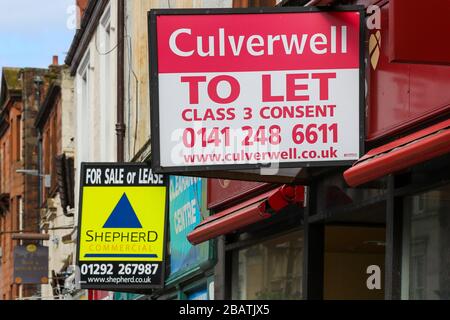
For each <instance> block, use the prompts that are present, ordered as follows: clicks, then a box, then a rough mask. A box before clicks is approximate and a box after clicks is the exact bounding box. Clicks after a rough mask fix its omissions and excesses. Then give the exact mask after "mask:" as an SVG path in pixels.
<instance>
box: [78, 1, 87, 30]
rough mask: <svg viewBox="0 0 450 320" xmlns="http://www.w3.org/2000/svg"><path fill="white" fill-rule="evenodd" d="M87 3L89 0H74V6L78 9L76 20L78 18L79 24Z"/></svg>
mask: <svg viewBox="0 0 450 320" xmlns="http://www.w3.org/2000/svg"><path fill="white" fill-rule="evenodd" d="M88 4H89V0H76V6H77V9H78V11H77V12H78V16H77V20H78V23H79V24H81V19H83V16H84V12H85V11H86V8H87V6H88Z"/></svg>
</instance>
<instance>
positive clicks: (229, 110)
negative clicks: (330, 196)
mask: <svg viewBox="0 0 450 320" xmlns="http://www.w3.org/2000/svg"><path fill="white" fill-rule="evenodd" d="M297 10H298V9H297ZM181 12H182V11H181ZM228 12H229V11H227V13H225V12H224V13H220V11H212V13H211V12H210V13H208V14H197V12H196V14H189V11H186V12H182V14H173V12H170V11H168V10H164V11H162V10H161V11H160V10H155V11H152V12H151V15H150V20H151V22H150V23H151V25H150V31H151V34H152V35H151V49H150V54H151V55H152V56H153V59H152V61H153V63H152V69H151V71H152V72H154V73H153V74H152V92H151V93H152V96H153V101H152V102H153V103H152V106H151V107H152V108H153V110H152V112H153V113H152V117H153V118H152V135H153V136H152V143H153V144H152V152H153V155H152V157H153V160H154V166H155V167H157V168H159V169H161V170H165V171H173V172H176V171H177V169H178V170H188V169H189V168H197V169H198V168H199V167H205V166H208V167H209V166H211V167H212V168H214V167H213V166H227V167H230V168H231V167H232V168H235V169H236V168H237V169H239V165H261V164H267V163H279V164H280V166H283V165H285V166H298V167H301V166H304V165H314V163H315V164H316V165H319V164H324V165H327V163H328V165H329V164H330V163H329V162H331V163H337V162H346V163H347V162H351V161H354V160H357V159H358V158H359V156H360V152H361V150H360V145H361V123H360V122H361V113H360V112H361V109H360V106H361V102H362V100H361V99H362V98H363V97H362V96H363V95H362V94H361V91H362V90H361V73H360V68H361V41H362V39H361V34H360V30H361V28H360V27H361V12H360V11H358V10H356V11H349V10H345V11H326V12H318V11H313V12H310V11H308V12H277V11H273V12H270V13H242V12H240V13H237V14H230V13H228ZM178 13H180V10H179V11H178ZM155 26H156V28H155ZM152 49H153V51H152ZM155 51H156V52H155ZM155 55H156V56H155ZM156 70H157V72H156ZM155 117H156V118H155Z"/></svg>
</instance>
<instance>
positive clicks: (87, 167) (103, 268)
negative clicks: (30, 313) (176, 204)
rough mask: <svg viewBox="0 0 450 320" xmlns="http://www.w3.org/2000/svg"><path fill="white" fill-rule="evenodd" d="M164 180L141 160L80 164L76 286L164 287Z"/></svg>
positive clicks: (106, 288)
mask: <svg viewBox="0 0 450 320" xmlns="http://www.w3.org/2000/svg"><path fill="white" fill-rule="evenodd" d="M167 183H168V181H166V177H165V176H163V175H161V174H154V173H153V172H152V170H151V169H150V168H149V167H148V166H147V165H145V164H111V163H104V164H95V163H92V164H91V163H89V164H88V163H83V164H82V166H81V183H80V212H79V234H78V241H79V242H78V259H77V261H78V266H79V268H80V278H81V288H83V289H104V290H115V289H135V288H137V289H141V288H159V287H162V286H163V284H164V255H165V252H164V251H165V250H164V248H165V245H164V243H165V230H166V216H167V208H168V190H167Z"/></svg>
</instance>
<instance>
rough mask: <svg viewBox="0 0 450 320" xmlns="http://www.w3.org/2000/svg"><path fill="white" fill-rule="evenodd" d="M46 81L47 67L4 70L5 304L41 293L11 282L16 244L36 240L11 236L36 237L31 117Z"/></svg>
mask: <svg viewBox="0 0 450 320" xmlns="http://www.w3.org/2000/svg"><path fill="white" fill-rule="evenodd" d="M48 82H49V74H48V70H46V69H33V68H3V70H2V84H1V86H2V89H1V98H0V106H1V120H0V121H1V137H0V141H1V147H0V150H1V151H0V154H1V161H0V163H1V173H0V180H1V199H2V200H1V201H2V213H1V219H0V220H1V231H0V234H1V237H0V240H1V243H0V248H1V250H0V252H1V272H0V279H1V280H0V284H1V285H0V298H1V299H3V300H7V299H21V298H29V297H32V296H37V295H39V288H40V283H36V284H22V283H21V282H20V279H15V278H14V250H15V248H16V246H19V245H24V244H38V242H37V241H33V240H28V241H27V240H14V239H13V235H24V234H27V233H35V234H36V233H40V230H39V210H38V192H37V191H38V184H39V180H40V179H39V177H38V176H36V175H35V174H32V173H33V172H36V171H37V170H38V157H37V155H38V149H37V145H38V143H37V141H38V139H37V133H36V130H35V128H34V119H35V118H36V115H37V112H38V106H39V104H40V102H41V99H42V96H44V95H45V93H46V90H47V88H48ZM19 237H20V236H19ZM42 280H43V281H44V282H46V281H48V279H47V280H46V279H42Z"/></svg>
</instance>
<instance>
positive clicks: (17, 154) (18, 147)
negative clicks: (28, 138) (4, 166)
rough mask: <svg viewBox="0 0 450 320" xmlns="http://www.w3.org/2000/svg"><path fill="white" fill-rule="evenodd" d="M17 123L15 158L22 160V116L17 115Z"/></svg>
mask: <svg viewBox="0 0 450 320" xmlns="http://www.w3.org/2000/svg"><path fill="white" fill-rule="evenodd" d="M15 121H16V124H15V126H14V128H15V131H16V132H15V137H14V138H15V143H14V144H15V146H16V152H15V160H16V161H20V160H21V153H22V126H21V124H22V116H21V115H17V116H16V119H15Z"/></svg>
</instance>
